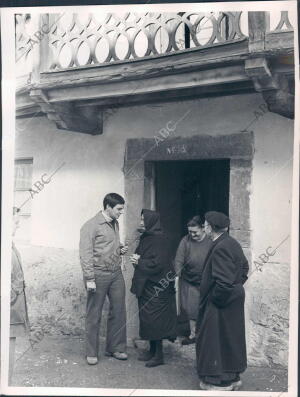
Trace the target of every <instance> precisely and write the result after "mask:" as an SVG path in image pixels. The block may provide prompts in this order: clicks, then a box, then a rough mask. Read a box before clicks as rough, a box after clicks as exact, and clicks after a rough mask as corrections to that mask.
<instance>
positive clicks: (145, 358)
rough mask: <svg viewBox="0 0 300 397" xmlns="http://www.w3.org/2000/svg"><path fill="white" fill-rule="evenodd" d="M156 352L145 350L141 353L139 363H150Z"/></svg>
mask: <svg viewBox="0 0 300 397" xmlns="http://www.w3.org/2000/svg"><path fill="white" fill-rule="evenodd" d="M154 354H155V353H154V352H151V351H149V350H144V351H142V352H140V353H139V356H138V360H139V361H149V360H151V358H152V357H154Z"/></svg>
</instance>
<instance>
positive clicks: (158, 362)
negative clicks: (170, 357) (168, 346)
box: [145, 357, 164, 368]
mask: <svg viewBox="0 0 300 397" xmlns="http://www.w3.org/2000/svg"><path fill="white" fill-rule="evenodd" d="M158 365H164V360H163V358H157V357H153V358H151V360H149V361H148V362H147V363H146V364H145V367H147V368H152V367H157V366H158Z"/></svg>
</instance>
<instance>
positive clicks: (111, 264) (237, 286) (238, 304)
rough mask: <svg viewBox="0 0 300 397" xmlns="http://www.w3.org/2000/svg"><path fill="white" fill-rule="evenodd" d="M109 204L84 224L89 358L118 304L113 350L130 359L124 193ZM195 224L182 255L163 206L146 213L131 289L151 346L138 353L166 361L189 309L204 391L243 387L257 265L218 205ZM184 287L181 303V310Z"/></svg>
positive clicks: (150, 363)
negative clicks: (248, 297) (167, 346)
mask: <svg viewBox="0 0 300 397" xmlns="http://www.w3.org/2000/svg"><path fill="white" fill-rule="evenodd" d="M103 204H104V210H103V211H102V212H99V213H98V214H97V215H96V216H95V217H94V218H92V219H91V220H89V221H88V222H87V223H86V224H85V225H84V226H83V227H82V229H81V238H80V258H81V265H82V269H83V273H84V278H85V283H86V288H87V294H88V299H87V317H86V333H87V335H86V338H87V362H88V363H89V364H96V363H97V361H98V349H99V346H98V343H99V342H98V340H99V327H100V321H101V314H102V307H103V303H104V300H105V297H106V296H108V298H109V302H110V310H109V316H108V326H107V342H106V355H110V356H113V357H114V358H116V359H119V360H126V359H127V354H126V308H125V284H124V279H123V275H122V271H121V255H124V254H125V253H126V252H127V251H128V246H123V245H122V244H121V243H120V238H119V227H118V222H117V219H118V217H119V216H120V215H121V214H122V212H123V209H124V204H125V201H124V199H123V198H122V197H121V196H119V195H118V194H116V193H110V194H108V195H106V197H105V198H104V202H103ZM204 218H205V219H203V220H202V219H201V217H200V216H194V217H193V218H192V219H191V220H190V221H189V222H188V224H187V228H188V235H186V236H185V237H183V239H182V240H181V242H180V244H179V247H178V249H177V253H176V256H175V261H174V263H173V261H172V250H171V249H170V242H169V239H168V236H166V235H165V234H164V233H163V231H162V228H161V224H160V216H159V214H158V213H157V212H155V211H151V210H147V209H143V210H142V212H141V224H140V228H139V231H140V232H141V237H140V241H139V244H138V247H137V249H136V251H135V253H134V254H132V255H131V257H130V261H131V263H132V265H133V266H134V275H133V279H132V286H131V289H130V290H131V292H132V293H133V294H135V295H136V297H137V300H138V307H139V320H140V337H141V339H143V340H147V341H149V349H148V350H147V351H144V352H140V354H139V357H138V359H139V360H141V361H145V362H146V364H145V365H146V367H148V368H151V367H156V366H158V365H162V364H164V356H163V339H168V340H170V341H175V339H176V337H177V336H178V332H177V331H178V326H177V317H178V316H177V312H178V311H182V312H183V313H185V316H186V318H187V319H188V320H189V322H190V330H191V334H190V336H189V337H186V338H185V339H183V340H182V344H192V343H195V344H196V362H197V371H198V375H199V378H200V388H201V389H203V390H237V389H238V388H240V386H241V380H240V377H239V376H240V373H242V372H243V371H245V369H246V367H247V357H246V342H245V319H244V301H245V292H244V287H243V284H244V283H245V281H246V280H247V273H248V270H249V267H248V262H247V259H246V258H245V256H244V253H243V250H242V248H241V246H240V244H239V243H238V242H237V241H236V240H235V239H234V238H232V237H230V236H229V234H228V228H229V225H230V220H229V218H228V217H227V216H226V215H225V214H223V213H220V212H216V211H210V212H207V213H206V214H205V217H204ZM176 289H177V294H178V295H179V297H180V299H179V301H180V305H179V307H177V310H176Z"/></svg>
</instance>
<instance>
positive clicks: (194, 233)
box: [188, 226, 204, 241]
mask: <svg viewBox="0 0 300 397" xmlns="http://www.w3.org/2000/svg"><path fill="white" fill-rule="evenodd" d="M188 231H189V235H190V236H191V237H192V239H193V240H195V241H200V240H202V238H203V236H204V231H203V228H202V227H199V226H189V227H188Z"/></svg>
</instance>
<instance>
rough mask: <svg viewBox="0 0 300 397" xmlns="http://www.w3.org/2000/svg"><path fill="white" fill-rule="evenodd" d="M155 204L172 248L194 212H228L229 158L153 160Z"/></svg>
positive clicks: (195, 213) (200, 213) (182, 234)
mask: <svg viewBox="0 0 300 397" xmlns="http://www.w3.org/2000/svg"><path fill="white" fill-rule="evenodd" d="M153 165H154V171H155V172H154V175H155V178H154V179H155V208H156V210H157V211H159V212H160V214H161V222H162V226H163V228H164V230H165V232H166V233H167V234H168V236H169V237H170V239H171V241H172V247H173V249H174V250H173V252H175V251H176V248H177V246H178V244H179V241H180V239H181V238H182V237H183V236H184V235H185V234H186V233H187V228H186V224H187V222H188V220H189V219H190V218H192V217H193V216H194V215H201V216H203V215H204V214H205V212H207V211H221V212H224V213H225V214H227V215H228V214H229V177H230V175H229V174H230V160H228V159H224V160H200V161H157V162H154V164H153Z"/></svg>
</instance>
